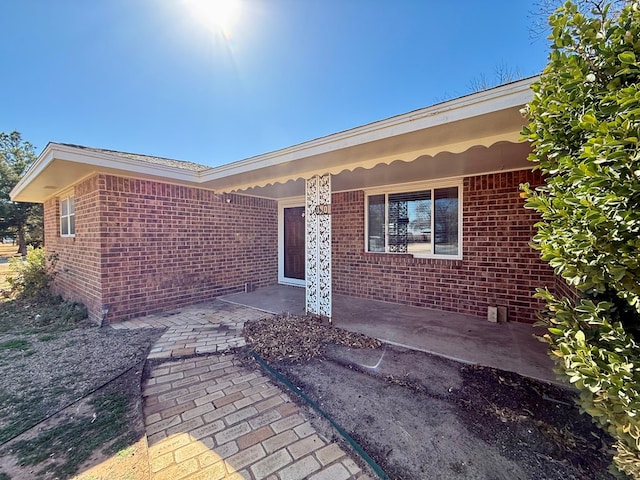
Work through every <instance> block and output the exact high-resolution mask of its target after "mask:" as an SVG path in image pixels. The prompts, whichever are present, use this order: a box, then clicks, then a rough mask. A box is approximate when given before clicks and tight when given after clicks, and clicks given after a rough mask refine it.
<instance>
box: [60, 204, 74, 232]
mask: <svg viewBox="0 0 640 480" xmlns="http://www.w3.org/2000/svg"><path fill="white" fill-rule="evenodd" d="M72 199H73V202H72V201H71V200H72ZM64 202H66V203H67V214H66V215H63V214H62V204H63V203H64ZM72 205H73V211H72V209H71V206H72ZM71 217H73V229H72V228H71ZM75 217H76V197H75V195H66V196H64V197H60V236H61V237H75V236H76V222H75ZM62 222H65V223H66V224H67V232H68V233H62ZM72 230H73V231H72Z"/></svg>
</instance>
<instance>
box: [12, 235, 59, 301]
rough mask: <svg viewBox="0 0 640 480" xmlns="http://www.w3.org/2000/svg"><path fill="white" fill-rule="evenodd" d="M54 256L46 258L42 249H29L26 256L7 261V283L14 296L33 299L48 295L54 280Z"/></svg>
mask: <svg viewBox="0 0 640 480" xmlns="http://www.w3.org/2000/svg"><path fill="white" fill-rule="evenodd" d="M56 260H57V258H56V256H55V255H52V256H50V257H49V262H47V257H46V254H45V251H44V249H42V248H33V247H29V248H28V249H27V255H26V257H25V258H24V259H23V258H22V257H13V258H10V259H9V264H10V265H9V270H10V271H9V276H8V277H7V282H8V283H9V285H10V287H11V290H12V292H13V294H14V295H18V296H25V297H33V296H38V295H40V296H46V295H48V294H49V288H50V287H51V282H53V279H54V278H55V265H56Z"/></svg>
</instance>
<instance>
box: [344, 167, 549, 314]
mask: <svg viewBox="0 0 640 480" xmlns="http://www.w3.org/2000/svg"><path fill="white" fill-rule="evenodd" d="M524 182H529V183H530V184H531V185H533V186H535V185H539V184H541V183H542V179H541V177H540V175H539V173H534V172H531V171H528V170H523V171H518V172H505V173H499V174H491V175H482V176H476V177H468V178H465V179H464V182H463V258H462V260H445V259H427V258H413V256H412V255H407V254H379V253H366V252H365V251H364V248H365V246H364V226H365V221H364V200H365V198H364V192H363V191H352V192H345V193H334V194H333V198H332V202H333V204H332V229H333V230H332V235H333V238H332V248H333V264H332V267H333V290H334V292H335V293H337V294H342V295H352V296H356V297H362V298H371V299H376V300H383V301H388V302H395V303H402V304H408V305H416V306H421V307H428V308H435V309H439V310H448V311H454V312H459V313H465V314H471V315H477V316H482V317H486V315H487V306H490V305H505V306H507V307H508V315H509V319H510V320H515V321H521V322H533V321H535V319H536V317H535V312H536V311H537V310H539V309H540V307H541V305H542V303H541V302H539V301H538V300H534V299H533V298H532V295H533V293H534V292H535V288H536V287H538V286H549V287H550V288H551V287H553V286H554V285H555V279H554V276H553V272H552V270H551V269H550V268H549V267H548V266H547V264H546V263H544V262H542V261H541V260H540V257H539V254H538V252H537V251H535V250H533V249H532V248H531V247H530V246H529V242H530V241H531V238H532V236H533V235H534V232H535V230H534V226H533V225H534V223H535V222H536V221H537V215H536V214H535V213H534V212H532V211H530V210H526V209H524V208H523V200H522V199H521V198H520V195H519V189H518V186H519V184H520V183H524Z"/></svg>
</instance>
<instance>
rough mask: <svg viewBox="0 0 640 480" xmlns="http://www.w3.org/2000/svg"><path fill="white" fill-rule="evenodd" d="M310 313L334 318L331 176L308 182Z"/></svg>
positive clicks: (306, 217) (307, 247)
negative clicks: (332, 308) (332, 300)
mask: <svg viewBox="0 0 640 480" xmlns="http://www.w3.org/2000/svg"><path fill="white" fill-rule="evenodd" d="M305 223H306V235H305V241H306V267H305V278H306V281H307V301H306V303H307V307H306V308H307V312H309V313H313V314H316V315H322V316H324V317H328V318H331V175H323V176H315V177H313V178H310V179H308V180H307V181H306V201H305Z"/></svg>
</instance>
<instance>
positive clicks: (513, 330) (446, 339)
mask: <svg viewBox="0 0 640 480" xmlns="http://www.w3.org/2000/svg"><path fill="white" fill-rule="evenodd" d="M219 299H220V300H223V301H227V302H231V303H233V304H238V305H246V306H250V307H253V308H257V309H260V310H262V311H264V312H269V313H282V312H289V313H293V314H301V313H304V303H305V291H304V288H300V287H289V286H284V285H276V286H271V287H265V288H262V289H258V290H256V291H254V292H250V293H239V294H233V295H227V296H224V297H220V298H219ZM333 323H334V324H335V325H336V326H338V327H341V328H344V329H346V330H350V331H354V332H359V333H364V334H366V335H369V336H372V337H375V338H378V339H379V340H381V341H383V342H387V343H391V344H393V345H399V346H403V347H406V348H410V349H414V350H419V351H423V352H428V353H433V354H436V355H440V356H443V357H447V358H451V359H453V360H457V361H460V362H465V363H471V364H478V365H484V366H488V367H493V368H498V369H501V370H507V371H510V372H515V373H518V374H520V375H523V376H526V377H529V378H534V379H537V380H542V381H546V382H551V383H556V384H559V383H560V382H559V381H558V380H557V379H556V377H555V374H554V373H553V371H552V368H553V362H552V361H551V359H550V358H549V357H548V356H547V353H546V344H544V343H542V342H540V341H539V340H538V339H536V338H535V335H542V334H543V333H544V329H542V328H538V327H533V326H532V325H529V324H523V323H514V322H507V323H491V322H489V321H487V320H486V319H483V318H479V317H474V316H470V315H462V314H458V313H453V312H444V311H440V310H432V309H428V308H419V307H411V306H407V305H399V304H395V303H388V302H380V301H374V300H367V299H361V298H354V297H347V296H344V295H334V296H333Z"/></svg>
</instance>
